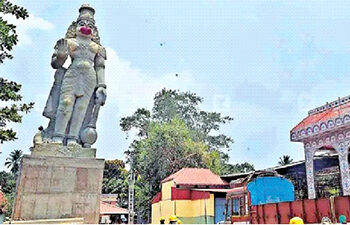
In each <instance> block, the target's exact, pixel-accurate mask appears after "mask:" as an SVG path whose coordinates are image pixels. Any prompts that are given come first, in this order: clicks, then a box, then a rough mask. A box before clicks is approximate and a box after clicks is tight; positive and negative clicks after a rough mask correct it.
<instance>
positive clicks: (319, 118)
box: [292, 102, 350, 131]
mask: <svg viewBox="0 0 350 225" xmlns="http://www.w3.org/2000/svg"><path fill="white" fill-rule="evenodd" d="M349 111H350V102H348V103H346V104H344V105H340V106H337V107H334V108H329V109H327V110H325V111H323V112H320V113H317V114H313V115H309V116H308V117H306V118H305V119H303V120H302V121H301V122H300V123H299V124H298V125H296V126H295V127H294V128H293V129H292V131H296V130H300V129H302V128H306V127H309V126H310V125H312V124H315V123H320V122H327V121H328V120H329V119H334V118H337V117H339V116H342V115H345V114H346V113H348V112H349Z"/></svg>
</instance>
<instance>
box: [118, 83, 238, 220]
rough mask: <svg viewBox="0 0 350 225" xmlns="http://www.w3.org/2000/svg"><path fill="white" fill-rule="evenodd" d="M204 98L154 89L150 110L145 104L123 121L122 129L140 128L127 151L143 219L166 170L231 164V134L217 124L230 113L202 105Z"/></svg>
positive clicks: (219, 167)
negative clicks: (134, 175) (205, 109)
mask: <svg viewBox="0 0 350 225" xmlns="http://www.w3.org/2000/svg"><path fill="white" fill-rule="evenodd" d="M201 102H202V98H200V97H199V96H197V95H196V94H194V93H190V92H185V93H184V92H179V91H176V90H166V89H163V90H161V91H160V92H158V93H156V95H155V97H154V105H153V108H152V111H149V110H147V109H144V108H141V109H138V110H137V111H136V112H135V113H134V114H133V115H131V116H128V117H124V118H122V119H121V121H120V126H121V128H122V130H123V131H125V132H127V133H128V132H129V131H131V130H136V131H137V136H138V137H137V138H136V139H135V140H134V141H133V142H132V144H131V145H130V147H129V150H128V151H126V154H127V157H128V162H129V163H131V168H132V169H133V171H134V172H135V174H136V183H135V185H136V187H135V199H136V202H135V205H136V207H137V208H138V210H139V212H138V214H139V215H140V216H141V217H142V218H143V219H144V220H145V221H149V213H150V201H151V199H152V197H153V196H154V195H155V194H156V193H157V192H158V191H159V190H160V182H161V180H163V179H164V178H165V177H166V176H169V175H170V174H172V173H175V172H177V171H178V170H180V169H181V168H184V167H198V168H210V169H211V170H212V171H213V172H215V173H217V174H220V173H221V172H222V170H223V168H225V165H227V162H228V159H229V158H228V155H227V151H228V150H229V149H230V145H231V144H232V142H233V140H232V139H231V138H230V137H228V136H226V135H224V134H220V133H219V129H220V125H222V124H225V123H227V122H229V121H231V120H232V118H231V117H228V116H226V117H223V116H222V115H221V114H220V113H216V112H206V111H202V110H200V109H199V105H200V103H201Z"/></svg>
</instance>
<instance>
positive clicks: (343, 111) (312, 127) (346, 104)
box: [291, 96, 350, 141]
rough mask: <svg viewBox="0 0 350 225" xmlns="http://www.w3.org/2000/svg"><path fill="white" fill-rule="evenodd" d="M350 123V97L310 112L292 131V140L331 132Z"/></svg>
mask: <svg viewBox="0 0 350 225" xmlns="http://www.w3.org/2000/svg"><path fill="white" fill-rule="evenodd" d="M349 122H350V97H349V96H347V97H345V98H341V99H338V100H336V101H333V102H331V103H327V104H326V105H323V106H321V107H318V108H316V109H313V110H310V111H309V115H308V116H307V117H306V118H304V119H303V120H302V121H301V122H300V123H299V124H297V125H296V126H295V127H294V128H293V129H292V130H291V140H292V141H299V140H301V139H303V138H306V137H308V136H310V135H314V134H317V133H319V132H323V131H329V130H330V129H334V128H336V127H339V126H343V125H345V124H347V123H349Z"/></svg>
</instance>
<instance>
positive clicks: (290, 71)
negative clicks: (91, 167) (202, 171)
mask: <svg viewBox="0 0 350 225" xmlns="http://www.w3.org/2000/svg"><path fill="white" fill-rule="evenodd" d="M15 2H16V3H17V4H19V5H22V6H24V7H25V8H27V9H28V11H29V12H30V14H31V15H30V18H28V19H27V20H25V21H19V22H16V23H17V25H18V33H19V35H20V41H19V45H18V46H16V47H15V49H14V51H13V55H14V59H13V60H10V61H7V62H6V63H5V64H2V65H1V67H0V74H1V76H2V77H6V78H8V79H11V80H15V81H18V82H20V83H21V84H23V88H22V94H23V95H24V100H25V101H27V102H28V101H35V102H36V107H35V109H34V110H33V111H32V112H31V113H30V114H28V115H26V116H25V117H24V118H23V123H22V124H13V125H11V126H12V127H14V128H15V129H16V130H17V131H18V137H19V139H18V140H17V141H15V142H9V143H5V144H3V145H1V146H0V148H1V149H0V150H1V151H2V154H0V167H2V165H3V163H4V161H5V158H6V157H7V156H8V154H9V152H11V151H12V150H13V149H22V150H24V151H25V152H27V153H28V152H29V150H28V149H29V147H30V146H31V143H32V137H33V135H34V134H35V132H36V130H37V127H38V126H40V125H44V126H46V124H47V122H48V121H47V119H46V118H44V117H42V116H41V113H42V110H43V107H44V105H45V102H46V98H47V96H48V93H49V90H50V88H51V84H52V82H53V73H54V70H53V69H51V67H50V58H51V54H52V52H53V46H54V45H55V43H56V41H57V40H58V39H60V38H62V37H63V36H64V34H65V32H66V30H67V28H68V26H69V25H70V23H71V22H72V21H73V20H75V19H76V18H77V16H78V12H77V11H78V9H79V7H80V5H81V4H82V3H84V2H80V1H71V0H70V1H68V0H60V1H44V0H43V1H39V0H16V1H15ZM88 3H90V5H92V6H93V7H94V8H95V9H96V16H95V19H96V22H97V25H98V28H99V32H100V36H101V40H102V44H103V45H104V46H105V47H106V48H107V55H108V56H107V57H108V60H107V64H106V82H107V86H108V88H107V94H108V97H107V103H106V106H105V107H103V108H102V110H101V113H100V117H99V121H98V134H99V138H98V140H97V143H96V145H95V147H97V149H98V157H101V158H106V159H114V158H123V157H124V155H123V152H124V151H125V150H126V149H127V146H128V143H129V142H128V141H127V140H125V137H126V136H125V134H124V133H123V132H122V131H121V130H120V128H119V120H120V118H121V117H122V116H126V115H130V114H131V113H132V112H134V111H135V110H136V109H137V108H138V107H148V108H150V107H151V105H152V98H153V96H154V94H155V93H156V92H157V91H159V90H161V89H162V88H163V87H167V88H176V89H180V90H181V91H193V92H196V93H197V94H198V95H200V96H202V97H203V98H204V104H203V106H202V108H203V109H204V110H209V111H218V112H222V113H223V114H224V115H230V116H232V117H234V121H232V122H231V123H230V124H228V125H225V126H224V127H222V132H224V133H225V134H227V135H230V136H231V137H232V138H233V139H234V140H235V143H234V144H233V145H232V150H231V151H230V152H229V155H230V157H231V158H230V161H231V163H241V162H245V161H248V162H250V163H253V164H254V165H255V166H256V168H258V169H259V168H266V167H270V166H274V165H276V164H277V162H278V159H279V157H280V156H282V155H284V154H288V155H291V156H292V158H294V159H295V160H300V159H303V146H302V144H300V143H291V142H290V140H289V131H290V129H291V128H292V127H293V126H294V125H296V124H297V123H298V122H299V121H301V120H302V119H303V118H304V117H305V116H306V115H307V111H308V110H309V109H312V108H314V107H317V106H319V105H322V104H324V103H325V102H327V101H332V100H334V99H336V98H338V97H342V96H346V95H348V94H350V70H349V68H350V67H349V60H350V30H349V29H348V28H349V24H350V2H349V1H298V0H293V1H287V0H284V1H262V0H259V1H258V0H256V1H246V0H244V1H243V0H242V1H240V0H235V1H232V0H228V1H225V0H196V1H194V0H182V1H170V0H169V1H164V0H158V1H155V0H154V1H144V0H142V1H141V0H138V1H136V0H119V1H115V0H113V1H112V0H110V1H107V0H104V1H97V0H96V1H89V2H88ZM10 20H11V18H10ZM11 21H12V20H11ZM161 43H162V46H161ZM176 73H177V74H179V76H178V77H176V76H175V74H176Z"/></svg>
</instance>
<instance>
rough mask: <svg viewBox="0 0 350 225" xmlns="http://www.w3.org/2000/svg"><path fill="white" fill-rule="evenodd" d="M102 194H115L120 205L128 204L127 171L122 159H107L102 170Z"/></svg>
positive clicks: (125, 205)
mask: <svg viewBox="0 0 350 225" xmlns="http://www.w3.org/2000/svg"><path fill="white" fill-rule="evenodd" d="M102 193H103V194H117V195H118V198H117V204H118V205H119V206H120V207H127V205H128V171H127V170H126V169H125V164H124V162H123V161H122V160H118V159H116V160H107V161H106V162H105V168H104V171H103V182H102Z"/></svg>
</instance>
